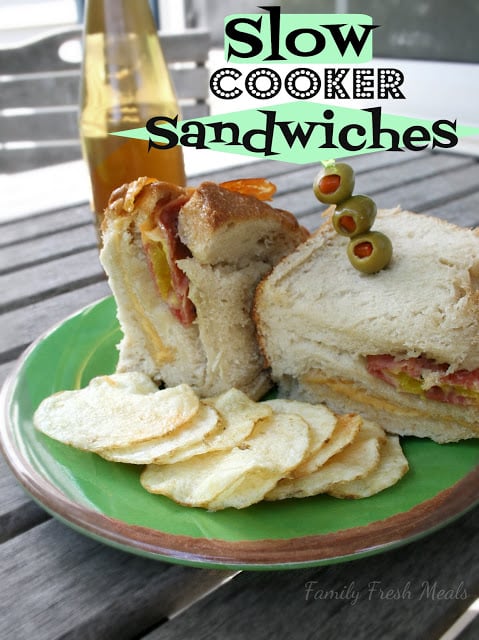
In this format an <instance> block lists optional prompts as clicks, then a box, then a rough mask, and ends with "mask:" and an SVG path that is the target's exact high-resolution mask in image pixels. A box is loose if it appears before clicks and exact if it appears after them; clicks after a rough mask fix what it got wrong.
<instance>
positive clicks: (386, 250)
mask: <svg viewBox="0 0 479 640" xmlns="http://www.w3.org/2000/svg"><path fill="white" fill-rule="evenodd" d="M392 253H393V248H392V244H391V240H390V239H389V238H388V237H387V236H385V235H384V233H381V232H380V231H369V232H368V233H363V234H360V235H358V236H355V237H354V238H351V240H350V241H349V245H348V248H347V254H348V258H349V261H350V262H351V264H352V265H353V267H354V268H355V269H357V270H358V271H361V272H362V273H376V272H377V271H381V269H384V268H385V267H387V266H388V264H389V263H390V262H391V258H392Z"/></svg>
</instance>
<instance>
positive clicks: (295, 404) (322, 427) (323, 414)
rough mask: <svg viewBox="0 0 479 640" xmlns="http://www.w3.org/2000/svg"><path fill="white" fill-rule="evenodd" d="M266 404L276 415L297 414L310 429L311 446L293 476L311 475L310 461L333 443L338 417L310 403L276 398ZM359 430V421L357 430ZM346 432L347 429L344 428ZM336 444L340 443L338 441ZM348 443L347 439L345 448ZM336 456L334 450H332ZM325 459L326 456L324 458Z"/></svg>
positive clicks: (324, 408)
mask: <svg viewBox="0 0 479 640" xmlns="http://www.w3.org/2000/svg"><path fill="white" fill-rule="evenodd" d="M265 404H267V405H269V406H270V407H271V408H272V409H273V411H275V412H276V413H297V414H298V415H299V416H301V418H303V420H305V422H307V423H308V425H309V427H310V430H311V431H310V436H311V440H310V445H309V449H308V452H307V455H306V457H305V460H304V461H303V462H302V463H301V464H300V465H299V466H298V467H296V469H294V471H293V472H292V475H293V476H301V475H306V474H307V473H309V471H308V469H309V468H311V467H310V464H309V460H311V459H313V458H314V457H315V456H316V454H318V452H319V451H320V450H323V451H324V449H323V448H324V446H325V445H326V444H327V443H328V442H330V441H331V436H332V434H333V432H334V431H335V429H336V423H337V417H336V415H335V414H334V413H333V412H332V411H330V409H328V408H327V407H326V406H325V405H323V404H310V403H309V402H300V401H298V400H285V399H283V398H276V399H274V400H267V401H265ZM358 430H359V421H358V425H357V429H356V431H355V432H354V433H357V431H358ZM344 431H346V428H344ZM350 432H351V440H352V439H353V437H354V433H353V428H352V427H351V429H350ZM336 442H339V440H338V439H336ZM346 444H347V441H346V438H345V443H344V446H346ZM330 449H331V451H332V453H331V454H330V455H333V454H334V452H335V451H334V449H332V448H330ZM338 450H339V449H338ZM323 458H324V456H323ZM319 466H320V463H317V464H315V463H313V468H314V469H316V468H317V467H319Z"/></svg>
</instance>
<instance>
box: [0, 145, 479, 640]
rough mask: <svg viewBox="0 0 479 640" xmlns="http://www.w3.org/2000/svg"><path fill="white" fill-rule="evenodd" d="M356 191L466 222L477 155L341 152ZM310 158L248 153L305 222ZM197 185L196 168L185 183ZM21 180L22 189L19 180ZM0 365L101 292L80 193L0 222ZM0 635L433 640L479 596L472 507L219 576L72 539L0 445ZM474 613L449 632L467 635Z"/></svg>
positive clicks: (477, 183) (477, 202)
mask: <svg viewBox="0 0 479 640" xmlns="http://www.w3.org/2000/svg"><path fill="white" fill-rule="evenodd" d="M353 164H354V167H355V170H356V174H357V183H356V184H357V188H359V189H360V190H361V192H364V193H368V194H370V195H372V196H374V197H375V199H376V201H377V202H378V205H379V206H382V207H391V206H395V205H397V204H401V205H402V206H403V207H404V208H411V209H413V210H415V211H419V212H428V213H433V214H435V215H438V216H440V217H443V218H446V219H449V220H451V221H455V222H458V223H460V224H462V225H464V226H473V225H476V224H478V223H479V165H478V162H477V160H476V159H475V158H472V157H467V156H461V155H452V154H443V153H429V152H421V153H376V154H371V155H364V156H359V157H357V158H355V159H354V161H353ZM315 172H316V167H312V166H301V165H288V164H284V163H280V162H277V163H276V162H269V161H268V162H261V163H258V164H256V165H254V166H252V167H247V168H244V167H243V168H241V167H240V168H237V169H234V170H229V171H228V172H225V171H223V172H217V173H214V174H210V175H208V176H206V177H207V178H209V179H213V180H216V181H220V180H224V179H232V178H235V177H245V175H247V174H248V173H250V174H252V175H255V176H259V175H264V176H266V177H268V178H270V179H272V180H273V181H274V182H275V183H276V184H277V186H278V194H277V196H276V198H275V202H276V206H278V207H282V208H286V209H289V210H291V211H293V212H294V213H296V214H297V215H298V216H299V217H300V218H301V220H302V221H303V223H304V224H305V225H307V226H308V227H310V228H315V227H316V226H317V225H318V222H319V214H318V211H319V207H318V206H317V203H316V201H315V200H314V197H313V195H312V191H311V181H312V178H313V176H314V174H315ZM195 182H196V180H195ZM25 188H26V189H28V185H25ZM0 251H1V252H0V256H1V264H0V269H1V272H0V283H1V289H0V291H1V299H0V313H1V315H0V317H1V326H0V328H1V331H0V341H1V345H0V375H1V380H2V382H3V380H4V379H5V378H6V376H7V374H8V373H9V371H10V370H11V369H12V366H13V363H14V360H15V359H16V358H17V357H18V356H20V354H21V353H22V351H23V350H24V348H25V347H26V346H27V345H28V344H29V343H30V342H31V341H32V340H34V339H35V338H36V337H37V336H39V335H40V334H41V333H42V332H44V331H45V330H47V329H48V328H49V327H50V326H51V325H53V324H55V323H56V322H58V321H60V320H62V319H63V318H64V317H65V316H67V315H69V314H70V313H72V312H74V311H76V310H78V309H80V308H81V307H83V306H84V305H86V304H88V303H91V302H93V301H95V300H97V299H99V298H101V297H103V296H105V295H108V294H109V289H108V286H107V283H106V281H105V277H104V274H103V271H102V269H101V266H100V263H99V261H98V255H97V247H96V239H95V233H94V229H93V226H92V223H91V213H90V211H89V207H88V205H87V204H85V205H83V206H75V207H71V208H67V209H60V210H56V211H51V212H47V213H42V214H40V215H36V216H30V217H28V218H23V219H19V220H17V221H12V222H7V223H3V224H1V225H0ZM0 496H1V502H0V535H1V542H2V545H1V547H0V553H1V565H0V584H1V591H2V596H1V598H0V638H2V639H3V640H21V639H24V638H25V639H26V638H29V639H30V638H35V640H55V639H59V638H62V639H63V638H75V639H76V638H78V639H82V640H83V639H85V638H89V639H91V640H93V639H95V640H96V639H98V640H105V639H110V638H111V639H112V640H113V639H114V640H118V639H121V638H125V639H133V638H135V639H138V638H143V639H147V640H159V639H162V640H163V639H169V638H175V639H183V638H187V637H190V638H204V639H205V640H206V639H210V638H227V639H231V638H232V639H236V638H246V637H248V638H250V639H251V640H252V639H253V638H254V639H256V638H275V639H278V638H281V639H282V638H331V639H336V638H341V640H348V639H350V638H351V639H352V638H355V639H357V640H362V639H363V638H364V639H366V638H381V639H383V638H386V639H388V640H391V639H394V638H397V639H403V638H408V639H416V638H417V639H418V640H423V639H424V638H426V639H435V638H439V637H440V636H441V635H442V634H443V633H445V632H446V630H447V629H449V627H451V625H453V623H454V622H455V621H456V620H457V619H458V618H459V617H460V616H461V615H462V614H463V613H464V612H465V611H466V610H467V609H468V607H469V606H470V605H471V603H472V602H473V601H474V600H475V599H476V598H477V597H478V594H479V573H478V561H477V560H478V551H477V549H478V548H479V526H478V525H479V517H478V516H479V510H478V509H477V508H476V509H474V510H472V511H469V512H468V513H467V514H465V515H463V516H462V517H460V519H458V520H456V521H454V522H453V523H450V524H448V525H447V526H446V527H445V528H442V529H441V530H439V531H437V532H435V533H432V534H430V535H428V536H427V537H424V538H421V539H419V540H417V541H415V542H412V543H409V544H407V545H405V546H402V547H398V548H395V549H394V550H390V551H388V552H386V553H382V554H379V555H374V556H371V557H368V558H363V559H359V560H355V561H352V562H347V563H341V564H335V565H331V566H326V567H316V568H309V569H296V570H290V571H286V570H284V571H272V572H248V571H245V572H232V571H222V570H210V569H201V568H196V567H195V568H192V567H185V566H179V565H174V564H167V563H163V562H160V561H155V560H149V559H146V558H142V557H138V556H135V555H132V554H129V553H126V552H123V551H120V550H116V549H113V548H111V547H109V546H107V545H105V544H102V543H100V542H96V541H94V540H92V539H89V538H87V537H84V536H83V535H81V534H79V533H77V532H76V531H74V530H72V529H70V528H69V527H67V526H65V525H64V524H62V523H61V522H59V521H57V520H56V519H53V518H51V517H49V516H48V515H47V513H46V512H44V511H43V510H42V509H41V508H40V507H39V506H37V505H36V504H35V503H34V502H33V501H32V500H30V499H29V497H27V495H26V494H24V492H23V490H22V488H21V487H20V485H19V484H18V482H17V481H16V479H15V478H14V476H13V475H12V473H11V471H10V469H9V467H8V466H7V464H6V462H5V461H4V460H3V458H1V457H0ZM478 634H479V625H478V623H477V618H476V621H475V622H472V624H470V625H469V626H468V627H466V629H465V630H464V631H462V632H461V634H460V638H461V640H466V639H472V638H473V637H479V636H478Z"/></svg>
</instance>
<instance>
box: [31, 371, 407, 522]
mask: <svg viewBox="0 0 479 640" xmlns="http://www.w3.org/2000/svg"><path fill="white" fill-rule="evenodd" d="M34 424H35V427H36V428H37V429H38V430H39V431H41V432H43V433H44V434H46V435H47V436H50V437H51V438H55V439H56V440H59V441H60V442H63V443H65V444H68V445H71V446H73V447H77V448H79V449H82V450H85V451H92V452H94V453H97V454H99V455H100V456H102V457H104V458H106V459H107V460H112V461H115V462H124V463H129V464H138V465H146V467H145V468H144V470H143V471H142V474H141V483H142V485H143V487H144V488H145V489H146V490H147V491H149V492H151V493H158V494H162V495H165V496H168V497H169V498H171V499H173V500H175V501H176V502H178V503H180V504H183V505H187V506H192V507H203V508H206V509H209V510H212V511H216V510H219V509H225V508H228V507H234V508H236V509H242V508H244V507H248V506H249V505H251V504H254V503H257V502H260V501H261V500H281V499H284V498H293V497H295V498H299V497H305V496H312V495H316V494H320V493H327V494H330V495H332V496H335V497H338V498H364V497H367V496H370V495H373V494H374V493H377V492H379V491H382V490H383V489H386V488H387V487H390V486H392V485H393V484H395V483H396V482H397V481H398V480H399V479H400V478H401V477H402V476H403V475H404V474H405V473H406V472H407V470H408V463H407V460H406V458H405V457H404V454H403V452H402V449H401V446H400V444H399V439H398V437H397V436H391V435H386V433H385V432H384V431H383V429H382V428H381V427H379V426H378V425H377V424H375V423H373V422H370V421H367V420H363V419H362V418H360V416H358V415H355V414H348V415H342V416H338V415H335V414H334V413H332V412H331V411H330V410H329V409H327V408H326V407H325V406H323V405H311V404H308V403H305V402H297V401H294V400H284V399H275V400H269V401H264V402H253V401H252V400H250V399H249V398H248V397H247V396H246V395H245V394H244V393H242V392H241V391H238V390H237V389H230V390H229V391H226V392H225V393H223V394H221V395H219V396H217V397H215V398H208V399H201V400H200V399H199V398H198V396H197V395H196V394H195V393H194V391H193V390H192V389H191V388H190V387H189V386H187V385H179V386H177V387H172V388H168V389H162V390H158V388H157V387H156V386H155V384H154V383H153V382H152V381H151V380H150V379H149V378H148V377H147V376H145V375H143V374H141V373H117V374H113V375H110V376H100V377H98V378H94V379H93V380H92V381H91V382H90V384H89V385H88V386H87V387H85V388H84V389H79V390H74V391H62V392H59V393H56V394H54V395H52V396H50V397H49V398H46V399H45V400H44V401H43V402H42V403H41V404H40V406H39V408H38V409H37V411H36V412H35V416H34Z"/></svg>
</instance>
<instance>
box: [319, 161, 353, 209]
mask: <svg viewBox="0 0 479 640" xmlns="http://www.w3.org/2000/svg"><path fill="white" fill-rule="evenodd" d="M353 190H354V171H353V169H352V167H350V166H349V164H345V163H344V162H337V163H336V162H335V163H333V164H328V165H326V166H325V167H323V169H322V170H321V171H320V172H319V173H318V175H317V176H316V177H315V179H314V181H313V191H314V195H315V196H316V198H317V199H318V200H319V201H320V202H322V203H323V204H338V203H339V202H342V201H343V200H347V199H348V198H350V197H351V195H352V193H353Z"/></svg>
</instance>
